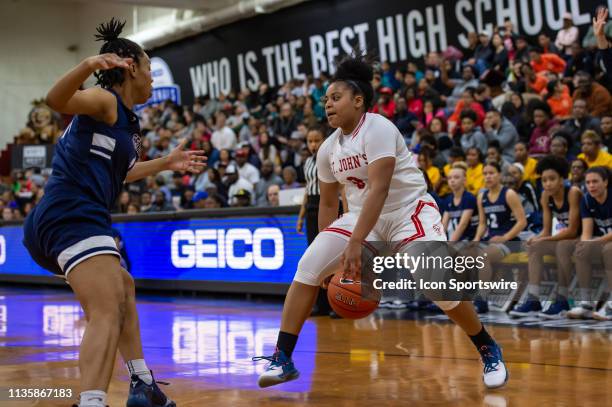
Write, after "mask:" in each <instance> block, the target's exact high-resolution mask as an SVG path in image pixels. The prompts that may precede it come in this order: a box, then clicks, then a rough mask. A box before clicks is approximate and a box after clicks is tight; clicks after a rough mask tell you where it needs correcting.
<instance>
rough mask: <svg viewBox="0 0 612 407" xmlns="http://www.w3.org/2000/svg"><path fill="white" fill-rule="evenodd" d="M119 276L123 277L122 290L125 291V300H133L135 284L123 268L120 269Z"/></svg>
mask: <svg viewBox="0 0 612 407" xmlns="http://www.w3.org/2000/svg"><path fill="white" fill-rule="evenodd" d="M121 274H122V276H123V290H124V291H125V297H126V298H127V299H131V298H134V297H135V296H136V284H135V283H134V278H133V277H132V276H131V275H130V273H128V271H127V270H126V269H124V268H122V269H121Z"/></svg>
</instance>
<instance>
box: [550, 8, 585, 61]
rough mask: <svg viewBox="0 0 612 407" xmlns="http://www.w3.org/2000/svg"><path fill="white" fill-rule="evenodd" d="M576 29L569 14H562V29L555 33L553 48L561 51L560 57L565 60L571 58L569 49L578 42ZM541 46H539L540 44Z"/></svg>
mask: <svg viewBox="0 0 612 407" xmlns="http://www.w3.org/2000/svg"><path fill="white" fill-rule="evenodd" d="M578 35H579V32H578V27H576V26H575V25H574V20H573V18H572V14H571V13H567V12H566V13H564V14H563V28H562V29H560V30H559V32H557V37H556V38H555V44H554V45H555V46H556V47H557V48H558V50H559V51H561V55H563V56H564V57H565V59H569V57H570V56H571V50H570V47H571V46H572V44H573V43H575V42H576V41H578ZM540 45H541V44H540Z"/></svg>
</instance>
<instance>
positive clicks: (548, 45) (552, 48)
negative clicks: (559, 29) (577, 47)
mask: <svg viewBox="0 0 612 407" xmlns="http://www.w3.org/2000/svg"><path fill="white" fill-rule="evenodd" d="M538 45H539V46H540V48H541V49H542V52H543V53H545V54H557V55H561V56H562V52H561V51H560V49H559V47H557V45H556V42H553V41H552V40H551V39H550V37H549V36H548V34H546V33H540V35H538Z"/></svg>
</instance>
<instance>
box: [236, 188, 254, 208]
mask: <svg viewBox="0 0 612 407" xmlns="http://www.w3.org/2000/svg"><path fill="white" fill-rule="evenodd" d="M232 206H233V207H235V208H247V207H249V206H251V192H250V191H248V190H246V189H244V188H241V189H239V190H238V191H236V193H235V194H234V200H233V203H232Z"/></svg>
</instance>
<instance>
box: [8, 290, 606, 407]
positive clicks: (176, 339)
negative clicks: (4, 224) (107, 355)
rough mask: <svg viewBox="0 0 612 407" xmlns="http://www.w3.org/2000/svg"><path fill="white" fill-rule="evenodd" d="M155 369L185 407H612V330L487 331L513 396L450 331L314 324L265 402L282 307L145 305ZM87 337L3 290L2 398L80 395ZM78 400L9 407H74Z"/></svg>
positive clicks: (61, 317)
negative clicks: (81, 352)
mask: <svg viewBox="0 0 612 407" xmlns="http://www.w3.org/2000/svg"><path fill="white" fill-rule="evenodd" d="M139 300H140V305H139V312H140V316H141V326H142V336H143V342H144V346H145V356H146V359H147V363H148V364H149V366H150V367H151V368H152V369H153V370H154V372H155V374H156V378H157V379H159V380H164V381H168V382H170V383H171V384H170V385H169V386H162V388H163V389H164V390H165V391H166V393H167V394H168V395H170V396H171V397H172V398H173V399H174V400H175V401H176V402H177V405H178V406H185V407H186V406H193V407H195V406H250V407H253V406H302V405H308V406H372V407H374V406H455V407H456V406H492V407H497V406H597V407H600V406H612V346H611V345H612V330H609V329H604V330H590V331H588V332H587V331H576V330H561V329H540V328H524V327H518V326H499V325H488V329H489V331H490V332H492V333H493V334H494V336H495V337H496V338H497V339H498V341H499V342H500V343H501V344H502V346H503V348H504V356H505V359H506V362H507V364H508V368H509V370H510V381H509V383H508V384H507V386H506V387H504V388H502V389H498V390H494V391H489V390H486V389H485V388H484V386H483V385H482V383H481V376H480V375H481V365H480V364H479V362H478V359H477V354H476V352H475V350H474V349H473V346H472V344H471V343H470V342H469V340H468V339H467V338H466V337H465V336H464V335H463V333H462V332H461V331H460V330H459V329H458V328H456V327H455V326H453V325H451V324H449V323H446V322H442V321H434V322H432V321H424V320H405V319H401V318H396V317H397V315H398V314H397V313H394V314H385V313H383V312H381V313H376V314H374V315H373V316H372V317H370V318H367V319H364V320H360V321H349V320H331V319H329V318H325V317H318V318H313V319H310V320H309V321H308V322H307V324H306V326H305V328H304V331H303V334H302V335H301V336H300V341H299V342H298V347H297V350H296V352H295V354H294V359H295V361H296V365H297V367H298V369H300V370H301V373H302V376H301V377H300V379H298V380H297V381H294V382H291V383H286V384H284V385H281V386H277V387H272V388H268V389H264V390H261V389H259V388H258V387H257V385H256V380H257V374H258V372H260V371H261V369H262V368H263V366H264V364H263V363H261V362H260V363H254V362H251V360H250V358H251V357H252V356H254V355H262V354H271V352H272V350H273V346H274V344H275V339H276V335H277V330H278V324H279V318H280V305H279V304H277V303H276V304H270V303H265V302H245V301H220V300H214V301H212V300H201V299H195V300H194V299H190V300H185V299H173V298H168V297H144V298H140V299H139ZM83 329H84V322H83V319H82V314H81V312H80V310H79V307H78V305H77V304H76V303H75V301H74V298H73V296H72V294H71V293H69V292H66V291H59V292H58V291H45V292H42V291H37V290H31V289H29V290H23V289H19V290H14V289H0V378H1V383H0V388H1V389H3V391H4V392H5V393H6V389H7V388H16V387H19V388H24V387H36V388H49V387H53V388H70V389H72V390H73V392H75V393H76V392H78V368H77V360H76V358H77V352H78V344H79V341H80V338H81V335H82V332H83ZM127 386H128V384H127V374H126V371H125V368H124V366H123V364H122V363H121V362H120V361H119V360H118V361H117V365H116V369H115V374H114V377H113V381H112V383H111V386H110V389H109V404H110V405H111V406H124V405H125V398H126V394H127ZM72 401H73V400H72V399H70V400H68V399H64V400H57V401H51V400H38V401H36V400H29V401H20V402H16V401H9V400H7V399H6V397H4V396H3V398H2V399H0V406H2V407H4V406H16V407H18V406H68V405H70V404H71V402H72Z"/></svg>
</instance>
